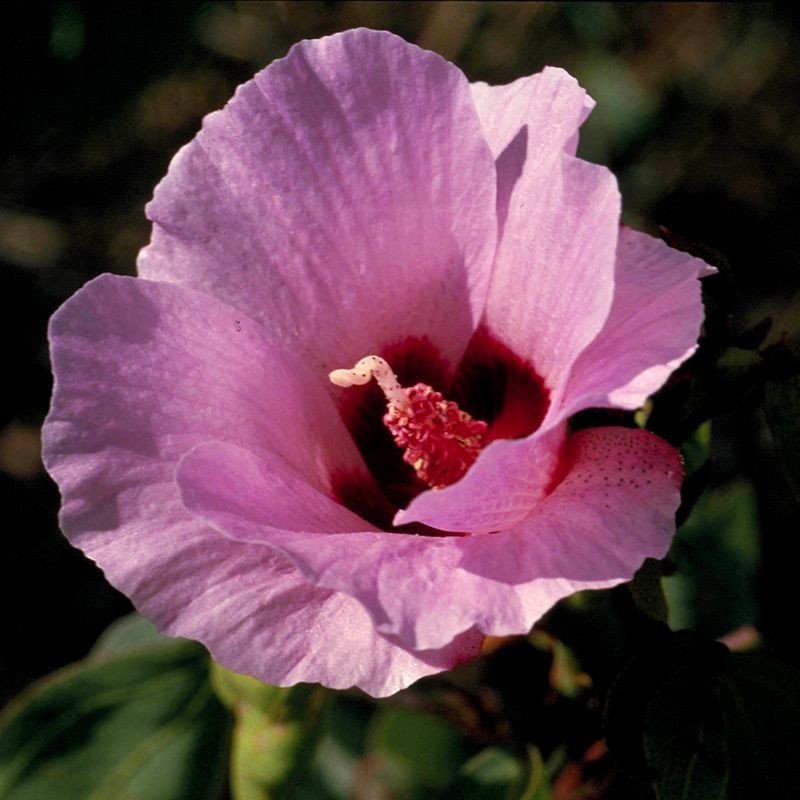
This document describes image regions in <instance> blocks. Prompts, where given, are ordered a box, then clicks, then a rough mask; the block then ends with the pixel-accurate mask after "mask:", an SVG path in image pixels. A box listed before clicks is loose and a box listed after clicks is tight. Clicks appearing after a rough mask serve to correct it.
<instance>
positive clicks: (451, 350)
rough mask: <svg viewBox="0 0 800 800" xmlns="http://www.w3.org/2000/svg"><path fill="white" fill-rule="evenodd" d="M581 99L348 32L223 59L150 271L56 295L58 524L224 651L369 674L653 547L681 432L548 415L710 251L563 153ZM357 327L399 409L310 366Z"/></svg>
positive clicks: (417, 659)
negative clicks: (632, 210)
mask: <svg viewBox="0 0 800 800" xmlns="http://www.w3.org/2000/svg"><path fill="white" fill-rule="evenodd" d="M591 107H592V101H591V100H590V99H589V98H588V97H587V95H586V93H585V92H584V91H583V90H582V89H581V88H580V87H579V86H578V84H577V83H576V81H575V80H574V79H573V78H571V77H570V76H569V75H567V74H566V73H565V72H563V71H561V70H559V69H551V68H548V69H546V70H545V71H544V72H542V73H540V74H538V75H533V76H531V77H529V78H522V79H520V80H518V81H516V82H515V83H512V84H510V85H509V86H501V87H490V86H487V85H485V84H473V85H470V84H469V83H467V81H466V79H465V78H464V76H463V75H462V73H461V72H460V71H459V70H458V69H457V68H456V67H454V66H453V65H451V64H449V63H447V62H445V61H443V60H442V59H441V58H439V57H438V56H436V55H434V54H433V53H429V52H425V51H423V50H420V49H418V48H416V47H414V46H412V45H409V44H407V43H405V42H403V41H402V40H400V39H398V38H396V37H395V36H392V35H390V34H388V33H381V32H374V31H367V30H355V31H348V32H346V33H343V34H339V35H336V36H331V37H328V38H325V39H320V40H317V41H307V42H303V43H301V44H299V45H297V46H296V47H295V48H294V49H293V50H292V52H291V53H290V54H289V56H288V57H287V58H285V59H283V60H281V61H277V62H275V63H274V64H272V65H271V66H270V67H268V68H267V69H265V70H264V71H263V72H261V73H259V74H258V75H256V77H255V78H254V79H253V80H252V81H250V82H248V83H246V84H244V85H243V86H241V87H240V88H239V90H238V91H237V92H236V95H235V97H234V98H233V100H231V102H230V103H229V104H228V106H227V107H226V108H225V109H224V110H222V111H220V112H217V113H215V114H212V115H210V116H209V117H208V118H207V119H206V120H205V123H204V125H203V129H202V131H201V132H200V133H199V134H198V135H197V137H196V138H195V139H194V141H192V142H191V143H190V144H189V145H187V146H186V147H184V148H183V149H182V150H181V151H180V152H179V153H178V155H177V156H176V157H175V159H174V160H173V162H172V164H171V166H170V169H169V173H168V174H167V176H166V178H164V180H163V181H162V182H161V184H160V185H159V186H158V188H157V189H156V192H155V197H154V199H153V201H152V202H151V203H150V204H149V206H148V207H147V213H148V215H149V217H150V219H151V220H152V221H153V237H152V242H151V244H150V245H149V246H148V247H147V248H145V250H144V251H143V252H142V253H141V256H140V259H139V265H138V266H139V275H140V277H139V278H125V277H118V276H112V275H103V276H100V277H99V278H97V279H96V280H94V281H92V282H91V283H89V284H88V285H87V286H85V287H84V288H83V289H82V290H81V291H80V292H78V293H77V294H76V295H75V296H74V297H72V298H71V299H70V300H69V301H68V302H67V303H66V304H65V305H64V306H63V307H62V308H61V309H60V310H59V311H58V312H57V313H56V315H55V316H54V317H53V320H52V324H51V329H50V338H51V342H52V357H53V364H54V369H55V375H56V387H55V393H54V397H53V405H52V409H51V412H50V415H49V417H48V419H47V422H46V426H45V434H44V436H45V455H46V463H47V466H48V469H49V471H50V473H51V474H52V475H53V477H54V478H55V479H56V481H57V482H58V484H59V486H60V488H61V491H62V495H63V509H62V516H61V522H62V526H63V529H64V531H65V533H66V535H67V536H68V537H69V538H70V540H71V541H72V542H73V543H74V544H75V545H76V546H78V547H79V548H81V549H82V550H83V551H84V552H85V553H86V554H87V555H88V556H90V557H91V558H92V559H94V560H95V561H96V562H97V563H98V564H99V565H100V566H101V567H102V568H103V570H104V571H105V573H106V575H107V576H108V579H109V580H110V581H111V583H112V584H114V585H115V586H117V587H118V588H119V589H121V590H122V591H123V592H125V593H126V594H127V595H128V596H129V597H131V598H132V599H133V601H134V603H135V604H136V606H137V607H138V608H139V610H140V611H141V612H142V613H144V614H146V615H147V616H149V617H150V618H152V619H153V620H154V621H155V622H156V624H157V625H158V626H159V627H160V628H161V630H163V631H165V632H166V633H168V634H170V635H178V636H186V637H190V638H193V639H198V640H200V641H201V642H203V643H204V644H205V645H206V646H207V647H208V648H209V650H210V651H211V653H212V654H213V656H214V657H215V658H216V659H218V660H219V661H220V662H221V663H222V664H224V665H225V666H228V667H230V668H231V669H234V670H236V671H239V672H245V673H248V674H250V675H254V676H256V677H258V678H260V679H261V680H263V681H265V682H268V683H275V684H281V685H285V684H291V683H294V682H297V681H319V682H321V683H324V684H326V685H328V686H333V687H346V686H351V685H357V686H360V687H362V688H363V689H365V690H366V691H367V692H369V693H371V694H373V695H386V694H390V693H392V692H395V691H397V690H398V689H400V688H402V687H404V686H406V685H408V684H409V683H411V682H412V681H414V680H416V679H417V678H419V677H421V676H423V675H427V674H430V673H434V672H438V671H441V670H444V669H447V668H449V667H451V666H453V665H454V664H456V663H458V662H460V661H463V660H464V659H468V658H471V657H473V656H475V655H476V654H477V653H478V652H479V649H480V647H481V643H482V641H483V638H484V635H487V634H491V635H505V634H514V633H525V632H527V631H528V630H529V628H530V627H531V625H532V624H533V623H534V622H535V621H536V620H537V619H538V618H539V617H540V616H541V615H542V614H543V613H544V612H546V611H547V610H548V609H549V608H550V607H551V606H552V605H553V604H554V603H555V602H556V601H557V600H559V599H560V598H562V597H564V596H566V595H568V594H570V593H572V592H575V591H577V590H580V589H587V588H601V587H608V586H612V585H614V584H617V583H619V582H621V581H625V580H627V579H629V578H630V577H631V575H632V574H633V572H634V571H635V570H636V569H637V567H638V566H639V565H640V564H641V562H642V560H643V559H644V558H645V557H647V556H654V557H660V556H663V555H664V553H665V552H666V550H667V547H668V545H669V542H670V538H671V536H672V534H673V531H674V521H673V517H674V513H675V510H676V507H677V504H678V489H679V483H680V479H681V466H680V463H679V459H678V454H677V453H676V452H675V451H674V450H673V449H672V448H671V447H670V446H668V445H667V444H666V443H664V442H663V441H661V440H659V439H657V438H656V437H654V436H652V435H650V434H648V433H646V432H644V431H638V430H628V429H622V428H597V429H590V430H584V431H582V432H580V433H577V434H575V435H572V436H570V435H569V434H568V432H567V427H566V421H567V419H568V418H569V417H570V415H572V414H574V413H575V412H576V411H579V410H580V409H583V408H587V407H590V406H592V407H598V406H600V407H611V408H622V409H633V408H636V407H638V406H639V405H641V404H642V403H643V402H644V400H645V398H646V397H647V396H648V395H649V394H651V393H652V392H653V391H654V390H656V389H657V388H658V387H659V386H661V384H662V383H663V382H664V380H665V379H666V377H667V376H668V375H669V374H670V373H671V372H672V370H674V369H675V367H676V366H677V365H678V364H680V363H681V362H682V361H683V360H684V359H685V358H687V356H689V355H690V354H691V353H692V351H693V350H694V348H695V341H696V338H697V334H698V330H699V327H700V323H701V319H702V305H701V302H700V293H699V284H698V280H697V278H698V276H700V275H703V274H705V273H707V272H708V268H707V267H706V265H705V264H703V263H702V262H701V261H698V260H697V259H694V258H692V257H690V256H688V255H686V254H684V253H680V252H677V251H673V250H670V249H669V248H668V247H667V246H666V245H665V244H663V243H662V242H660V241H657V240H654V239H651V238H649V237H648V236H645V235H643V234H640V233H637V232H635V231H632V230H629V229H627V228H620V227H619V215H620V200H619V194H618V191H617V186H616V182H615V180H614V177H613V176H612V175H611V173H610V172H609V171H608V170H607V169H605V168H603V167H600V166H596V165H594V164H589V163H587V162H585V161H582V160H580V159H577V158H576V157H575V156H574V153H575V148H576V144H577V131H578V127H579V126H580V124H581V123H582V122H583V120H584V119H585V118H586V116H587V115H588V113H589V111H590V109H591ZM373 354H376V355H379V356H382V357H384V358H385V359H386V360H387V362H388V365H389V369H391V370H393V371H394V372H395V373H397V376H398V378H399V381H400V385H399V386H394V384H392V386H394V388H390V390H388V391H389V396H390V398H394V400H393V401H392V402H390V403H389V405H388V407H387V405H386V401H385V400H384V397H383V395H382V394H381V391H380V390H379V389H378V387H377V386H376V384H375V383H374V382H370V383H369V384H368V385H365V386H361V387H353V388H338V387H336V386H334V385H333V384H332V383H331V382H330V381H329V380H328V373H329V372H330V371H332V370H337V369H341V368H345V369H349V368H350V367H352V365H353V364H355V363H356V362H357V361H358V360H359V359H361V358H363V357H365V356H369V355H373ZM370 363H373V362H370ZM374 363H377V362H374ZM386 375H387V376H389V377H387V378H386V380H387V381H390V377H391V376H390V375H389V373H388V372H387V373H386ZM366 378H369V374H367V375H366ZM344 382H345V383H346V382H347V381H344ZM390 382H391V381H390ZM418 383H419V384H421V386H418V387H416V389H412V388H411V387H413V386H414V385H415V384H418ZM387 385H388V384H387ZM392 392H394V394H392ZM435 392H439V393H441V395H437V394H435ZM412 395H413V396H412ZM403 398H405V399H403ZM448 402H449V404H448ZM426 404H427V405H426ZM384 415H385V416H386V423H387V424H388V425H389V427H390V428H391V429H392V432H391V433H390V431H389V428H387V424H385V423H384V421H383V420H382V417H384ZM412 423H414V424H415V425H416V428H414V427H413V425H412ZM473 423H474V424H473ZM483 423H485V425H484V424H483ZM409 425H412V427H408V426H409ZM464 426H466V427H464ZM465 431H466V433H465ZM392 434H394V435H395V438H398V437H401V434H402V436H406V437H411V438H410V439H408V438H407V439H403V440H402V442H401V443H403V442H405V444H404V446H405V447H406V448H407V453H406V460H405V461H404V459H403V455H404V453H403V450H402V449H401V448H400V447H399V446H398V445H397V444H396V443H395V442H394V441H393V440H392ZM412 440H413V441H412ZM398 441H400V439H398ZM409 442H410V443H409ZM454 442H455V444H454ZM413 447H416V448H417V450H413V449H412V448H413ZM409 453H410V454H411V455H409ZM407 462H412V463H407ZM415 467H416V469H415ZM459 476H461V477H459ZM423 479H427V483H425V480H423ZM431 486H434V487H438V488H430V487H431ZM393 522H394V525H397V526H400V525H402V526H403V527H401V528H400V529H396V528H393Z"/></svg>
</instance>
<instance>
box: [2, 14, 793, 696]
mask: <svg viewBox="0 0 800 800" xmlns="http://www.w3.org/2000/svg"><path fill="white" fill-rule="evenodd" d="M358 26H368V27H374V28H386V29H389V30H392V31H394V32H396V33H398V34H400V35H402V36H404V37H405V38H406V39H408V40H409V41H413V42H416V43H418V44H420V45H422V46H424V47H427V48H430V49H433V50H437V51H438V52H440V53H441V54H442V55H444V56H445V57H447V58H448V59H451V60H453V61H455V62H456V63H457V64H458V65H459V66H461V67H462V69H463V70H464V71H465V72H466V74H467V76H468V77H469V78H470V79H471V80H486V81H489V82H492V83H504V82H507V81H510V80H513V79H514V78H516V77H519V76H521V75H526V74H530V73H531V72H534V71H537V70H539V69H540V68H541V67H542V66H544V65H546V64H553V65H557V66H562V67H564V68H566V69H567V70H569V71H570V72H571V73H572V74H574V75H575V76H576V77H577V78H578V79H579V80H580V81H581V83H582V84H583V85H584V86H585V87H586V88H587V89H588V90H589V91H590V93H591V94H592V95H593V96H594V97H595V99H596V100H597V101H598V107H597V109H596V110H595V112H594V114H593V115H592V117H591V118H590V120H589V122H588V123H587V124H586V126H585V128H584V135H583V139H582V146H581V151H580V152H581V155H582V156H583V157H585V158H588V159H590V160H593V161H598V162H602V163H604V164H608V165H609V166H610V167H611V168H612V169H613V170H614V171H615V172H616V174H617V175H618V177H619V180H620V183H621V186H622V191H623V199H624V204H625V208H626V212H625V218H626V221H628V222H629V223H631V224H633V225H635V226H636V227H639V228H641V229H645V230H649V231H651V232H653V231H655V230H656V226H658V225H663V226H666V227H668V228H669V229H671V230H673V231H676V232H678V233H680V234H681V235H683V236H685V237H688V238H689V239H692V240H697V241H700V242H703V243H705V244H706V245H708V246H710V247H712V248H713V249H715V250H717V251H719V252H720V253H722V254H724V256H725V257H727V259H728V260H729V262H730V264H731V269H732V276H733V279H734V284H735V287H736V291H735V294H734V295H733V300H732V310H733V312H734V318H733V324H734V326H735V327H738V328H740V329H744V328H745V327H747V325H749V324H752V323H754V322H756V321H758V320H759V319H760V318H761V317H763V316H764V315H765V314H770V315H772V316H773V317H774V320H775V321H774V325H773V328H772V332H771V333H770V335H769V338H768V340H767V341H768V342H773V341H776V340H777V339H779V338H780V337H781V336H782V335H783V334H784V333H787V334H793V333H796V332H797V329H798V327H800V294H798V289H799V288H800V280H799V279H798V278H799V276H798V268H797V264H798V255H800V224H799V221H798V202H797V199H798V195H797V193H798V187H799V186H800V182H798V168H799V167H800V119H799V118H798V117H800V102H799V101H800V58H799V57H798V56H799V55H800V49H799V47H798V20H797V16H796V15H795V13H794V12H791V11H790V10H788V7H786V6H783V5H776V4H769V3H764V4H753V3H749V4H747V3H746V4H722V3H647V4H643V3H559V4H554V3H521V2H380V3H375V2H327V3H324V2H271V3H266V2H265V3H221V2H204V3H195V2H192V3H169V2H162V3H159V4H157V5H155V4H153V5H151V4H146V3H136V4H132V3H124V4H123V3H119V4H118V3H103V4H100V3H81V2H59V3H38V4H34V3H19V4H16V3H10V4H5V5H4V6H3V7H2V9H0V59H2V67H3V70H2V75H3V104H2V109H3V113H2V122H0V139H2V147H1V148H0V326H2V330H1V331H0V341H2V343H3V347H2V371H1V372H0V375H2V378H1V379H0V509H2V510H1V512H0V513H1V514H2V529H0V608H1V609H2V611H1V613H2V623H3V630H2V639H1V640H0V641H2V644H1V645H0V648H1V649H0V704H2V703H3V702H4V701H5V700H7V699H8V698H9V697H10V696H12V695H13V694H15V693H16V692H17V691H19V690H20V689H21V688H22V687H24V686H25V685H26V684H28V683H29V682H30V681H31V680H33V679H35V678H37V677H39V676H41V675H43V674H45V673H47V672H49V671H51V670H53V669H55V668H57V667H59V666H62V665H64V664H66V663H68V662H70V661H72V660H75V659H77V658H79V657H81V656H82V655H83V654H84V653H85V652H86V651H87V650H88V648H89V647H90V646H91V644H92V643H93V641H94V640H95V639H96V637H97V635H98V634H99V633H100V631H101V630H103V629H104V628H105V627H106V626H107V625H108V624H109V623H110V622H111V621H112V620H113V619H114V618H116V617H117V616H119V615H120V614H122V613H124V612H126V611H127V610H129V605H128V602H127V601H126V600H125V599H124V598H122V597H121V596H119V595H118V594H117V593H116V592H114V590H112V589H111V588H110V587H109V586H108V585H107V584H105V582H104V581H103V579H102V576H101V574H100V573H99V571H98V570H97V569H96V568H95V567H94V566H93V565H92V564H91V563H90V562H88V561H87V560H86V559H84V558H83V556H82V555H81V554H80V553H78V552H76V551H74V550H72V549H71V548H70V546H69V545H68V544H67V543H66V541H65V540H64V539H63V538H62V536H61V534H60V533H59V531H58V526H57V522H56V513H57V507H58V496H57V491H56V489H55V487H54V486H53V485H52V483H51V482H50V480H49V479H48V478H47V476H46V475H45V474H44V472H43V470H42V467H41V463H40V461H39V456H38V452H39V439H38V429H39V426H40V425H41V422H42V420H43V418H44V415H45V413H46V411H47V405H48V399H49V391H50V380H51V379H50V371H49V366H48V357H47V349H46V338H45V330H46V322H47V318H48V316H49V315H50V314H51V313H52V312H53V311H54V310H55V309H56V308H57V307H58V305H59V304H60V303H61V302H63V301H64V300H65V299H66V297H68V296H69V295H70V294H71V293H72V292H73V291H74V290H75V289H77V288H78V287H79V286H80V285H81V284H83V283H84V282H85V281H86V280H88V279H89V278H91V277H93V276H94V275H97V274H98V273H100V272H106V271H110V272H117V273H128V274H131V273H133V271H134V262H135V257H136V253H137V251H138V249H139V248H140V247H141V246H142V245H144V244H145V243H146V242H147V240H148V235H149V228H148V224H147V222H146V220H145V218H144V214H143V206H144V204H145V202H146V201H147V200H148V199H149V197H150V195H151V193H152V190H153V187H154V186H155V184H156V183H157V181H158V180H159V178H160V177H161V176H162V175H163V174H164V172H165V171H166V169H167V164H168V162H169V159H170V157H171V156H172V155H173V154H174V152H175V151H176V150H177V149H178V147H180V146H181V145H182V144H183V143H185V142H186V141H188V140H189V139H190V138H191V137H192V136H193V135H194V133H195V132H196V131H197V129H198V127H199V125H200V120H201V118H202V116H203V115H204V114H206V113H208V112H209V111H212V110H214V109H216V108H219V107H221V106H222V105H223V104H224V103H225V102H226V100H227V99H228V98H229V97H230V96H231V94H232V93H233V90H234V88H235V86H236V85H237V84H239V83H241V82H242V81H244V80H246V79H248V78H249V77H251V75H252V74H253V73H254V72H255V71H256V70H258V69H260V68H261V67H263V66H264V65H266V64H267V63H268V62H269V61H271V60H272V59H274V58H276V57H280V56H282V55H284V54H285V53H286V51H287V50H288V48H289V47H290V46H291V44H292V43H294V42H295V41H297V40H299V39H302V38H309V37H315V36H319V35H323V34H326V33H331V32H334V31H337V30H342V29H344V28H350V27H358ZM757 400H758V398H754V397H750V396H748V395H745V396H743V397H741V398H736V402H735V403H733V404H732V407H731V408H729V409H728V410H727V411H726V412H725V413H724V414H723V415H722V416H721V417H720V418H719V419H717V420H715V422H714V428H713V438H712V456H713V460H714V473H713V476H712V492H711V494H709V495H708V496H707V500H706V503H705V507H704V510H703V512H702V513H703V514H705V516H704V517H702V518H699V520H698V519H695V520H694V522H693V523H692V521H691V520H690V526H689V527H690V528H691V525H692V524H693V525H694V528H695V529H697V528H698V526H699V528H700V529H701V531H700V533H699V534H698V533H697V532H696V530H695V533H693V534H691V535H692V536H694V537H695V538H694V539H691V538H690V539H688V540H687V541H689V545H688V551H687V550H686V547H684V550H683V552H684V553H685V552H689V554H690V556H691V554H692V552H694V556H692V557H693V558H694V559H695V561H694V566H693V567H692V565H690V571H691V568H694V569H695V572H699V573H700V582H702V578H703V575H702V569H703V557H704V556H703V548H704V547H705V544H704V542H707V541H710V540H707V539H703V536H705V535H708V536H711V534H707V531H708V530H709V529H710V528H709V526H712V527H713V525H718V526H721V527H722V528H724V529H725V531H727V532H728V533H725V532H723V533H722V534H720V535H722V536H723V537H724V536H728V535H729V533H730V530H731V528H732V526H733V527H734V528H735V529H736V531H739V533H737V534H736V535H737V536H739V535H740V539H741V541H743V542H744V546H743V548H741V547H740V549H739V551H737V552H738V553H739V562H738V567H736V568H737V569H740V570H741V575H740V574H739V573H736V574H735V575H734V574H733V573H731V574H730V575H728V578H731V576H732V577H734V578H735V579H736V583H737V586H738V589H736V590H735V591H738V592H739V593H740V595H741V596H739V597H738V598H736V599H737V602H738V603H739V606H738V608H739V610H738V611H737V612H736V613H735V614H734V615H733V617H730V618H727V619H726V618H724V617H725V615H724V614H723V615H720V614H719V613H717V612H718V610H719V601H718V597H719V596H718V595H717V596H714V595H713V592H712V594H711V596H709V597H705V598H703V597H698V596H697V591H696V587H695V596H694V597H693V602H694V603H695V606H697V605H698V603H699V605H700V606H702V607H704V608H705V609H706V612H705V613H704V614H703V613H700V614H698V613H697V611H696V609H695V612H694V616H693V618H692V619H691V620H689V621H690V622H692V623H693V624H694V625H695V627H699V628H701V629H705V632H706V633H709V634H710V635H713V636H719V635H721V634H723V633H725V632H726V627H729V626H730V624H732V623H735V624H755V625H757V626H758V627H759V629H761V630H762V631H763V632H764V634H765V635H766V636H767V637H768V638H770V639H771V640H772V641H773V642H774V643H778V645H780V644H781V643H783V645H784V646H783V648H781V649H784V650H785V651H786V652H794V650H793V649H792V648H793V647H794V648H796V645H793V644H792V642H793V641H794V638H795V633H794V631H795V629H796V619H797V616H796V613H795V611H796V600H795V597H796V587H797V585H798V580H800V566H799V565H800V545H799V544H798V538H797V531H798V530H800V519H798V512H797V505H796V503H795V502H794V500H793V499H792V497H791V494H790V492H789V491H788V488H787V486H786V484H785V483H784V478H783V474H782V472H781V470H780V468H779V466H778V464H777V462H776V459H775V456H774V448H773V445H772V442H771V439H770V436H769V433H768V431H767V429H766V427H765V426H764V424H763V419H762V417H761V415H760V413H759V412H758V411H757V407H758V402H757ZM731 497H733V498H734V500H731ZM742 498H745V499H744V500H742ZM709 520H711V521H709ZM715 520H716V521H715ZM704 526H705V527H704ZM703 531H706V533H704V532H703ZM685 536H688V534H687V535H685ZM737 541H738V540H737ZM739 544H741V542H739ZM709 547H711V545H709ZM737 547H738V545H737ZM692 548H694V550H692ZM712 549H713V548H712ZM742 553H744V555H743V556H742ZM707 556H708V554H706V558H707ZM742 558H744V563H742ZM698 559H699V560H698ZM707 560H708V559H707ZM731 569H733V568H731ZM712 571H713V569H712ZM723 578H724V576H723ZM722 582H723V584H724V583H725V580H723V581H722ZM728 583H730V580H729V581H728ZM678 588H680V587H678ZM684 588H685V587H684ZM673 589H674V591H673V595H674V596H675V597H677V596H678V594H680V593H679V592H678V594H675V592H676V591H677V590H676V589H675V587H673ZM720 591H723V592H724V591H726V590H725V589H724V587H723V588H722V589H720ZM727 591H730V587H728V589H727Z"/></svg>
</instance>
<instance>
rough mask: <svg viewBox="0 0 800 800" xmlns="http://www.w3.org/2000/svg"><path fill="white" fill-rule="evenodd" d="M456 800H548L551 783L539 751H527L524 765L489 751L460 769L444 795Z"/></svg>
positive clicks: (502, 753)
mask: <svg viewBox="0 0 800 800" xmlns="http://www.w3.org/2000/svg"><path fill="white" fill-rule="evenodd" d="M446 796H447V797H448V798H450V797H452V798H458V799H459V800H550V797H551V793H550V782H549V780H548V776H547V772H546V770H545V767H544V763H543V762H542V756H541V753H540V752H539V750H538V749H537V748H536V747H533V746H532V745H531V746H529V747H528V755H527V759H525V760H524V761H523V760H522V759H519V758H517V757H516V756H514V755H512V754H511V753H509V752H508V751H507V750H503V749H501V748H499V747H488V748H486V749H485V750H481V752H480V753H478V754H477V755H475V756H473V757H472V758H471V759H470V760H469V761H467V763H466V764H464V766H463V767H462V768H461V777H460V779H459V781H458V782H457V783H456V784H455V786H454V787H453V789H452V790H451V791H450V792H449V793H448V794H447V795H446Z"/></svg>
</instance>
